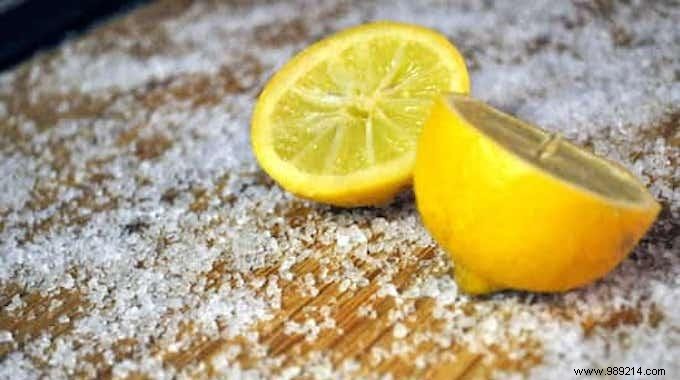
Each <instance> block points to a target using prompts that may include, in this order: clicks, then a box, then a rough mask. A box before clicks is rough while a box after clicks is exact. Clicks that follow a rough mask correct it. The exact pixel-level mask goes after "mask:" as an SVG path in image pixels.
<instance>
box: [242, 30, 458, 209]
mask: <svg viewBox="0 0 680 380" xmlns="http://www.w3.org/2000/svg"><path fill="white" fill-rule="evenodd" d="M469 86H470V84H469V79H468V74H467V70H466V68H465V63H464V61H463V58H462V57H461V55H460V54H459V53H458V50H456V48H455V47H454V46H453V45H452V44H451V43H450V42H449V41H448V40H447V39H446V38H445V37H444V36H442V35H441V34H439V33H436V32H434V31H432V30H429V29H426V28H422V27H419V26H414V25H407V24H400V23H394V22H377V23H371V24H365V25H361V26H357V27H353V28H350V29H347V30H344V31H342V32H340V33H337V34H335V35H333V36H331V37H328V38H326V39H324V40H321V41H319V42H317V43H315V44H313V45H311V46H310V47H308V48H307V49H305V50H304V51H302V52H301V53H299V54H298V55H296V56H295V57H294V58H293V59H292V60H291V61H289V62H288V63H287V64H286V65H285V66H284V67H283V68H282V69H281V70H280V71H279V72H277V73H276V74H275V75H274V76H273V78H272V79H271V80H270V81H269V83H268V84H267V85H266V86H265V88H264V90H263V91H262V94H261V95H260V97H259V99H258V101H257V104H256V106H255V109H254V113H253V117H252V127H251V141H252V146H253V151H254V153H255V156H256V158H257V160H258V161H259V163H260V165H261V167H262V168H263V169H264V170H265V171H266V172H267V173H268V174H269V175H270V176H271V177H272V178H273V179H274V180H275V181H276V182H278V183H279V184H280V185H281V186H282V187H283V188H285V189H286V190H288V191H290V192H292V193H294V194H296V195H298V196H301V197H304V198H308V199H312V200H315V201H319V202H325V203H330V204H334V205H338V206H361V205H372V204H379V203H384V202H386V201H389V200H390V199H391V198H392V197H393V196H394V195H395V194H396V193H397V192H398V191H399V190H400V189H402V188H403V187H404V186H406V185H408V184H409V183H410V181H411V177H412V172H413V166H414V163H415V150H416V145H417V138H418V135H419V133H420V129H421V128H422V125H423V123H424V121H425V119H426V118H427V115H428V113H429V109H430V107H431V105H432V100H433V97H434V96H436V95H438V94H440V93H441V92H442V91H456V92H463V93H466V92H468V91H469Z"/></svg>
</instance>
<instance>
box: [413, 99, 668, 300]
mask: <svg viewBox="0 0 680 380" xmlns="http://www.w3.org/2000/svg"><path fill="white" fill-rule="evenodd" d="M414 188H415V194H416V200H417V203H418V209H419V211H420V214H421V216H422V219H423V222H424V223H425V226H426V227H427V229H428V230H429V231H430V232H431V234H432V235H433V236H434V238H435V239H436V240H437V241H438V242H439V243H440V244H441V245H442V246H443V247H444V249H445V250H446V251H448V252H449V254H450V255H451V257H452V258H453V260H454V264H455V272H456V273H455V275H456V281H457V282H458V284H459V286H460V287H461V288H462V289H463V290H465V291H467V292H470V293H486V292H489V291H493V290H497V289H504V288H512V289H524V290H533V291H562V290H567V289H571V288H574V287H578V286H581V285H584V284H587V283H589V282H591V281H593V280H595V279H598V278H600V277H602V276H604V275H605V274H606V273H607V272H609V271H610V270H611V269H612V268H614V267H615V266H616V265H617V264H618V263H619V262H620V261H621V260H622V259H623V258H624V257H625V256H626V255H627V254H628V253H629V252H630V251H631V249H632V248H633V247H634V246H635V245H636V244H637V242H638V241H639V239H640V238H641V237H642V236H643V235H644V233H645V232H646V231H647V229H648V228H649V227H650V225H651V224H652V222H653V221H654V219H655V218H656V215H657V214H658V212H659V209H660V207H659V204H658V203H657V202H656V201H655V200H654V198H653V197H652V196H651V195H650V194H649V192H648V191H647V189H646V188H645V187H644V186H643V185H642V184H641V183H640V182H639V181H638V180H637V179H636V178H635V176H633V175H632V174H631V173H629V172H628V171H627V170H626V169H624V168H623V167H621V166H619V165H617V164H615V163H612V162H610V161H607V160H605V159H603V158H600V157H597V156H595V155H593V154H592V153H590V152H588V151H586V150H584V149H581V148H579V147H577V146H575V145H573V144H571V143H569V142H567V141H565V140H563V139H562V138H560V137H559V136H557V135H555V134H550V133H548V132H546V131H543V130H541V129H539V128H538V127H535V126H533V125H529V124H527V123H525V122H523V121H521V120H518V119H516V118H514V117H511V116H509V115H506V114H504V113H502V112H500V111H497V110H495V109H493V108H492V107H490V106H488V105H486V104H484V103H482V102H480V101H477V100H474V99H472V98H470V97H467V96H464V95H451V96H446V97H441V98H440V99H438V100H437V101H436V102H435V104H434V106H433V110H432V113H431V115H430V117H429V119H428V120H427V122H426V123H425V126H424V127H423V131H422V133H421V137H420V140H419V147H418V156H417V159H416V167H415V171H414Z"/></svg>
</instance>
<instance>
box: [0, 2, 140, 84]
mask: <svg viewBox="0 0 680 380" xmlns="http://www.w3.org/2000/svg"><path fill="white" fill-rule="evenodd" d="M145 2H147V0H0V71H2V70H5V69H7V68H9V67H11V66H14V65H15V64H17V63H19V62H21V61H22V60H24V59H26V58H29V57H30V56H31V55H33V54H34V53H35V52H36V51H38V50H42V49H49V48H51V47H53V46H54V45H56V44H57V43H59V42H60V41H62V40H63V39H64V38H66V37H68V36H72V35H76V34H78V33H81V32H83V31H84V30H86V29H87V28H89V27H91V26H92V25H94V24H96V23H98V22H101V21H103V20H106V19H108V18H110V17H112V16H114V15H116V14H119V13H122V12H125V11H127V10H129V9H131V8H133V7H135V6H138V5H140V4H142V3H145Z"/></svg>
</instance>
